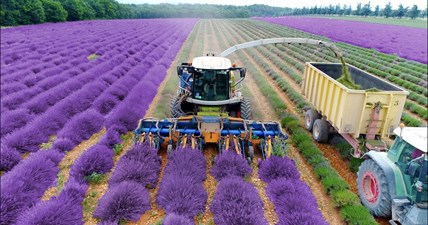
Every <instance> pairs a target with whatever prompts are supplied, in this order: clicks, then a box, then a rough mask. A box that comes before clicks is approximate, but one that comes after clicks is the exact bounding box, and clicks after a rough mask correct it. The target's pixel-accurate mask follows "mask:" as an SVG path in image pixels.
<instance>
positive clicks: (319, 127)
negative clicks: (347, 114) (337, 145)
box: [312, 119, 329, 143]
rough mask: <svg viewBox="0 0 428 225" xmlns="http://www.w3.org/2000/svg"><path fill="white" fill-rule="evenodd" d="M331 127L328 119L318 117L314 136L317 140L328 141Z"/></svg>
mask: <svg viewBox="0 0 428 225" xmlns="http://www.w3.org/2000/svg"><path fill="white" fill-rule="evenodd" d="M328 135H329V127H328V123H327V121H325V120H323V119H316V120H315V122H314V125H313V127H312V136H313V137H314V139H315V141H317V142H319V143H324V142H327V141H328Z"/></svg>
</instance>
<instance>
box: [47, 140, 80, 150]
mask: <svg viewBox="0 0 428 225" xmlns="http://www.w3.org/2000/svg"><path fill="white" fill-rule="evenodd" d="M75 146H76V144H75V143H74V142H73V141H72V140H70V139H68V138H58V139H56V140H55V141H54V142H53V144H52V147H53V148H55V149H58V150H59V151H61V152H68V151H71V150H73V148H74V147H75Z"/></svg>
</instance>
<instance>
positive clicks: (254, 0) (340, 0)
mask: <svg viewBox="0 0 428 225" xmlns="http://www.w3.org/2000/svg"><path fill="white" fill-rule="evenodd" d="M117 1H118V2H120V3H134V4H143V3H149V4H159V3H171V4H178V3H201V4H219V5H252V4H265V5H270V6H279V7H290V8H303V7H305V6H306V7H310V6H315V5H318V6H328V5H330V4H332V5H337V4H340V5H341V6H343V5H344V4H346V5H347V6H349V5H351V6H352V8H354V9H355V8H356V6H357V4H358V3H359V2H361V3H362V5H364V4H366V3H368V2H369V0H362V1H358V0H303V1H302V0H300V1H296V0H263V1H260V0H117ZM388 2H391V5H392V8H393V9H396V8H398V5H399V4H400V3H402V4H403V6H404V7H407V6H409V7H411V6H413V5H417V6H418V8H419V9H425V7H427V1H426V0H411V1H409V0H372V1H370V6H372V8H374V7H376V5H379V6H380V8H383V7H384V6H385V5H386V4H388Z"/></svg>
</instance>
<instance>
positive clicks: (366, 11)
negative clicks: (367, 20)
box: [361, 2, 372, 16]
mask: <svg viewBox="0 0 428 225" xmlns="http://www.w3.org/2000/svg"><path fill="white" fill-rule="evenodd" d="M371 12H372V8H371V6H370V2H369V3H367V4H365V5H364V6H363V8H361V15H362V16H368V15H370V14H371Z"/></svg>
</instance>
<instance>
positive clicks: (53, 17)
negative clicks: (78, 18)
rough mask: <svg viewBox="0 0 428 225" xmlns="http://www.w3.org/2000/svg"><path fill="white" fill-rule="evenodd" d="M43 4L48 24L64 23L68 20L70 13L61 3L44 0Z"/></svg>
mask: <svg viewBox="0 0 428 225" xmlns="http://www.w3.org/2000/svg"><path fill="white" fill-rule="evenodd" d="M42 4H43V9H44V11H45V15H46V22H63V21H66V20H67V15H68V13H67V11H65V9H64V8H63V7H62V5H61V3H60V2H57V1H53V0H42Z"/></svg>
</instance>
